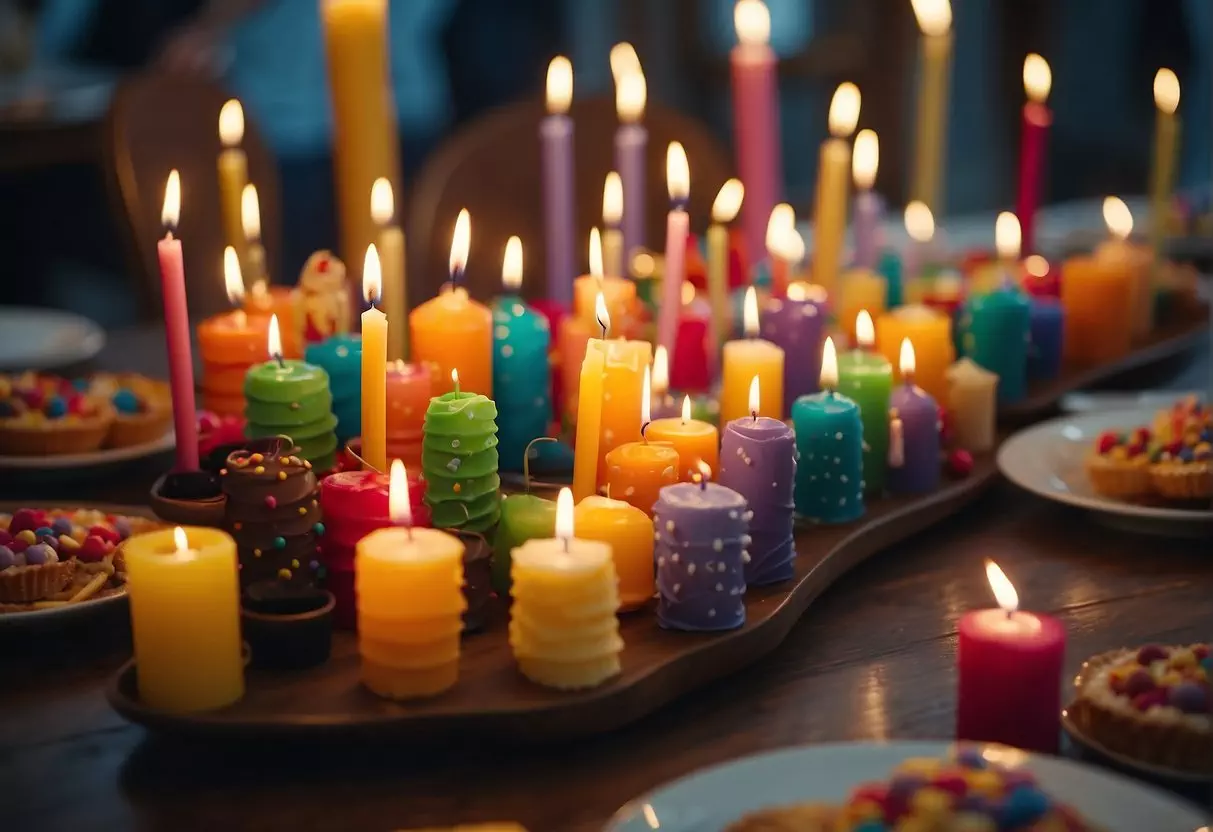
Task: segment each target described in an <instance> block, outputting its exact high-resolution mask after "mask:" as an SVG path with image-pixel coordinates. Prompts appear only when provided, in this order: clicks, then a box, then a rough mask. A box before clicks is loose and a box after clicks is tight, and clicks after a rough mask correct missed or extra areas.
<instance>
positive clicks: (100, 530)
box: [88, 526, 122, 543]
mask: <svg viewBox="0 0 1213 832" xmlns="http://www.w3.org/2000/svg"><path fill="white" fill-rule="evenodd" d="M88 534H89V537H92V536H94V535H96V536H97V537H99V538H101V539H102V540H104V541H105V542H106V543H119V542H121V540H122V537H121V536H120V535H119V534H118V532H117V531H116V530H115V529H111V528H110V527H109V526H93V527H92V528H91V529H89V530H88Z"/></svg>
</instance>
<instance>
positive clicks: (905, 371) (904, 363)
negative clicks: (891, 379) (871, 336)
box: [897, 338, 918, 379]
mask: <svg viewBox="0 0 1213 832" xmlns="http://www.w3.org/2000/svg"><path fill="white" fill-rule="evenodd" d="M897 365H898V366H899V367H900V368H901V377H902V378H904V379H909V378H910V377H911V376H912V375H914V371H915V370H916V369H918V364H917V362H916V361H915V358H914V345H913V344H912V343H910V339H909V338H902V339H901V355H900V356H899V357H898V362H897Z"/></svg>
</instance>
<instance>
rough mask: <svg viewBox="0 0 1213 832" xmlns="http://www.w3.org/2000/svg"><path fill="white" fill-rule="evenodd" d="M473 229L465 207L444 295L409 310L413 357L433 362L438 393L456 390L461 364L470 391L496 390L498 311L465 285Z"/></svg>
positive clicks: (488, 393) (453, 237)
mask: <svg viewBox="0 0 1213 832" xmlns="http://www.w3.org/2000/svg"><path fill="white" fill-rule="evenodd" d="M471 234H472V230H471V218H470V217H469V215H468V212H467V209H466V208H464V209H462V210H460V212H459V216H458V218H457V219H456V220H455V231H454V233H453V234H452V235H451V259H450V277H451V279H450V282H449V283H447V284H446V285H445V286H443V288H442V291H441V292H439V294H438V297H436V298H432V299H430V300H428V301H426V302H425V303H423V304H421V305H420V306H418V307H417V308H416V309H414V310H413V311H412V313H411V314H410V315H409V335H410V336H411V337H412V340H413V352H412V355H413V360H414V361H415V362H417V363H418V364H426V365H428V368H429V370H430V378H431V379H432V380H433V381H434V385H435V388H434V394H435V395H438V394H440V393H445V392H449V391H450V390H451V389H452V388H451V386H450V379H451V371H452V370H455V369H456V368H457V369H458V370H459V377H460V378H461V379H462V380H463V386H464V388H465V389H466V390H470V391H473V392H476V393H483V394H484V395H486V396H489V397H491V396H492V395H493V314H492V313H491V312H490V311H489V310H488V307H486V306H485V305H484V304H481V303H478V302H476V301H475V300H472V299H471V298H470V297H468V292H467V289H465V288H463V287H462V286H460V285H459V283H460V281H461V280H462V279H463V272H464V269H465V268H466V266H467V258H468V247H469V246H470V245H471Z"/></svg>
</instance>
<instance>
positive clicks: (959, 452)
mask: <svg viewBox="0 0 1213 832" xmlns="http://www.w3.org/2000/svg"><path fill="white" fill-rule="evenodd" d="M948 473H949V474H951V475H952V476H953V477H956V478H957V479H963V478H964V477H967V476H968V475H969V474H971V473H973V455H972V454H971V453H969V452H968V451H966V450H964V449H963V448H957V449H956V450H954V451H951V452H950V453H949V454H948Z"/></svg>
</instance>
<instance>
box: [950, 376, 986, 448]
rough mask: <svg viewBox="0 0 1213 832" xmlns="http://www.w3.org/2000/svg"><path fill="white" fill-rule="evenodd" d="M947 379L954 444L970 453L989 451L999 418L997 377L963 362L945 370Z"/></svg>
mask: <svg viewBox="0 0 1213 832" xmlns="http://www.w3.org/2000/svg"><path fill="white" fill-rule="evenodd" d="M947 379H948V398H947V403H948V416H949V417H950V418H951V420H952V441H953V443H954V444H955V445H956V446H957V447H960V448H964V449H965V450H967V451H970V452H972V453H984V452H986V451H989V450H992V449H993V448H994V428H995V421H996V419H997V416H998V409H997V408H998V374H997V373H991V372H990V371H989V370H987V369H985V368H984V367H982V366H981V365H980V364H978V363H976V362H975V361H972V360H971V359H968V358H962V359H960V360H959V361H957V362H956V363H955V364H953V365H952V366H951V367H949V368H948V371H947Z"/></svg>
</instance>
